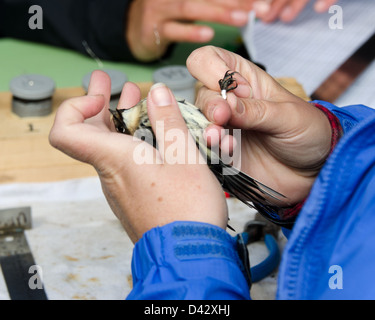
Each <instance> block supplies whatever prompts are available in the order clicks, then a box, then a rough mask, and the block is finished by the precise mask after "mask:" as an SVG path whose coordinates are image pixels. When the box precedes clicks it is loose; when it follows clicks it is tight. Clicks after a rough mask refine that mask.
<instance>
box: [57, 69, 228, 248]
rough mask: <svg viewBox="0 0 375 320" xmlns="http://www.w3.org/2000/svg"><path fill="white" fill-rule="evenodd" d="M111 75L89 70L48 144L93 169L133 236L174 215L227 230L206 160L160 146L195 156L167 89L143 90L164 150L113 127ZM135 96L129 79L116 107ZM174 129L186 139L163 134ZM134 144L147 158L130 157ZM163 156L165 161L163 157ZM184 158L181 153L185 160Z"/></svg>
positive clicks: (221, 196)
mask: <svg viewBox="0 0 375 320" xmlns="http://www.w3.org/2000/svg"><path fill="white" fill-rule="evenodd" d="M109 97H110V79H109V77H108V76H107V74H105V73H104V72H101V71H95V72H94V73H93V74H92V77H91V82H90V86H89V90H88V95H87V96H84V97H79V98H73V99H70V100H67V101H65V102H64V103H63V104H62V105H61V106H60V107H59V109H58V111H57V114H56V119H55V123H54V125H53V128H52V130H51V132H50V142H51V144H52V145H53V146H54V147H56V148H58V149H60V150H61V151H63V152H65V153H66V154H68V155H69V156H71V157H73V158H75V159H77V160H80V161H84V162H87V163H89V164H91V165H93V166H94V167H95V169H96V170H97V172H98V174H99V177H100V181H101V184H102V188H103V191H104V194H105V196H106V198H107V200H108V202H109V204H110V206H111V208H112V210H113V212H114V213H115V214H116V216H117V217H118V219H119V220H120V221H121V223H122V225H123V226H124V228H125V230H126V231H127V233H128V235H129V237H130V238H131V240H132V241H133V242H136V241H137V240H138V239H140V238H141V237H142V235H143V233H144V232H146V231H148V230H149V229H151V228H153V227H156V226H160V225H164V224H167V223H170V222H172V221H176V220H183V221H189V220H190V221H201V222H207V223H211V224H214V225H217V226H220V227H222V228H224V229H225V228H226V225H227V221H228V214H227V206H226V201H225V197H224V193H223V191H222V188H221V186H220V184H219V182H218V181H217V179H216V178H215V176H214V175H213V174H212V172H211V171H210V170H209V168H208V167H207V165H205V164H188V163H186V162H185V163H183V164H171V161H165V160H168V159H166V158H165V157H167V156H166V155H165V154H164V152H163V151H164V150H167V149H168V147H169V146H171V145H172V144H173V148H174V149H175V148H176V146H177V147H178V150H180V151H181V150H182V151H183V152H185V153H184V154H185V155H186V156H187V155H189V156H191V155H192V154H193V155H197V156H198V155H199V151H198V149H197V148H196V147H195V143H194V142H192V143H186V141H187V139H192V138H191V136H190V134H188V129H187V127H186V125H185V122H184V120H183V118H182V116H181V113H180V111H179V109H178V106H177V103H176V100H175V99H174V96H173V95H172V93H171V91H170V90H169V89H168V88H166V87H165V86H160V85H159V86H154V87H153V89H152V90H151V91H150V93H149V96H148V112H149V117H150V120H151V123H152V126H153V128H154V129H155V127H156V123H157V122H160V121H161V122H162V123H163V128H164V131H163V132H160V131H156V132H157V135H156V136H157V140H158V144H159V147H160V148H159V149H160V150H161V152H157V151H156V149H154V148H153V147H152V146H151V145H149V144H147V143H146V142H143V141H140V140H136V139H133V137H131V136H128V135H124V134H120V133H117V132H114V131H113V130H114V128H113V125H112V123H111V122H110V114H109V111H108V106H109ZM139 99H140V91H139V89H138V88H137V87H136V86H135V85H134V84H132V83H127V84H126V85H125V87H124V90H123V93H122V96H121V98H120V106H121V107H122V108H127V107H130V106H133V105H134V104H136V103H137V102H138V101H139ZM169 130H179V132H180V133H183V136H184V137H185V140H184V141H181V140H177V141H178V142H176V141H170V140H167V139H165V140H164V139H163V137H166V136H167V132H169ZM139 150H143V151H144V154H148V155H150V158H148V159H147V161H148V162H149V163H144V164H139V163H137V162H136V161H135V160H136V159H135V157H136V154H138V152H139ZM162 160H164V161H162ZM185 160H186V158H185Z"/></svg>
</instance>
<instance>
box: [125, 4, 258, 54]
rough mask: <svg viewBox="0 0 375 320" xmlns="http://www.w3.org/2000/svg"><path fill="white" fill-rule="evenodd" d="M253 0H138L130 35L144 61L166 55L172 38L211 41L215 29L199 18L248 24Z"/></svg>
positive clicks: (133, 48)
mask: <svg viewBox="0 0 375 320" xmlns="http://www.w3.org/2000/svg"><path fill="white" fill-rule="evenodd" d="M250 9H251V2H249V1H248V0H236V1H222V0H209V1H201V0H135V1H132V2H131V4H130V6H129V10H128V13H127V23H126V26H125V32H126V39H127V42H128V45H129V47H130V50H131V52H132V53H133V55H134V56H135V57H136V58H137V59H138V60H140V61H151V60H154V59H156V58H159V57H160V56H162V55H163V54H164V53H165V51H166V49H167V47H168V46H169V44H171V43H172V42H196V43H204V42H207V41H210V40H211V39H212V38H213V36H214V30H213V29H212V28H210V27H209V26H204V25H198V24H194V22H195V21H207V22H216V23H222V24H226V25H231V26H237V27H240V26H244V25H245V24H246V23H247V20H248V11H249V10H250Z"/></svg>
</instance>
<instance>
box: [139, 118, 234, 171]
mask: <svg viewBox="0 0 375 320" xmlns="http://www.w3.org/2000/svg"><path fill="white" fill-rule="evenodd" d="M202 130H203V129H197V130H192V129H190V130H189V132H190V134H191V136H192V137H193V139H186V134H185V132H184V131H183V130H181V129H178V128H173V129H169V130H167V131H165V130H164V122H163V121H157V122H156V129H155V132H156V136H157V137H158V139H159V141H165V142H168V146H167V147H165V148H164V150H162V151H160V152H162V153H163V154H162V159H160V158H158V157H155V156H154V149H152V148H150V146H149V145H154V135H153V133H152V131H151V130H150V129H138V130H137V131H136V132H135V133H134V139H136V140H138V139H139V140H142V141H144V142H146V143H141V144H139V145H138V146H136V148H135V149H134V152H133V160H134V162H135V163H136V164H139V165H144V164H155V163H161V162H162V163H167V164H206V163H210V164H214V165H215V164H219V163H220V162H221V163H224V164H225V165H230V166H231V167H234V168H236V169H238V170H240V166H241V148H236V147H234V148H233V150H232V152H226V151H225V150H224V151H223V150H221V149H220V146H219V145H218V144H217V145H213V146H210V147H208V146H207V142H206V140H205V138H204V137H203V135H202ZM229 134H230V135H231V136H232V137H233V140H234V141H235V143H236V145H239V146H240V145H241V130H240V129H233V130H231V131H230V132H229V130H227V129H222V131H221V132H220V133H219V132H217V135H218V136H217V137H215V138H216V140H218V139H219V135H220V136H221V137H222V136H224V135H229ZM210 136H211V138H212V137H213V134H212V133H211V134H210ZM197 144H198V145H199V149H200V150H201V152H199V151H198V148H197ZM202 151H203V152H202ZM219 157H220V158H219ZM233 174H236V172H235V170H233V169H232V168H225V167H224V168H223V175H233Z"/></svg>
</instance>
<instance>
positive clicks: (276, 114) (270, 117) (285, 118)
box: [228, 95, 308, 134]
mask: <svg viewBox="0 0 375 320" xmlns="http://www.w3.org/2000/svg"><path fill="white" fill-rule="evenodd" d="M228 103H229V105H230V106H231V109H232V117H231V119H230V121H229V125H230V126H233V127H235V128H239V129H246V130H254V131H259V132H264V133H269V134H280V133H283V132H285V130H288V128H290V127H293V126H294V125H297V124H298V121H300V120H301V117H303V115H304V114H305V113H306V112H307V109H308V106H306V105H305V104H307V103H306V102H305V101H303V100H302V99H301V100H299V99H294V98H293V99H289V100H287V99H285V100H284V101H283V102H278V101H271V100H262V99H241V98H238V97H236V96H235V95H230V96H228ZM306 108H307V109H306Z"/></svg>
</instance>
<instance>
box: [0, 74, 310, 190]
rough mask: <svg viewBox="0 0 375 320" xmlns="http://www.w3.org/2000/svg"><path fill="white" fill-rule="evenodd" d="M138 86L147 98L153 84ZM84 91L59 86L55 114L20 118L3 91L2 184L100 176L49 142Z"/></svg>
mask: <svg viewBox="0 0 375 320" xmlns="http://www.w3.org/2000/svg"><path fill="white" fill-rule="evenodd" d="M278 81H279V82H280V83H281V84H282V85H283V86H284V87H286V88H287V89H288V90H289V91H291V92H293V93H294V94H296V95H298V96H300V97H301V98H303V99H305V100H308V97H307V96H306V94H305V92H304V90H303V88H302V87H301V86H300V85H299V84H298V83H297V82H296V80H295V79H293V78H281V79H278ZM138 85H139V87H140V88H141V92H142V96H143V97H145V96H146V95H147V92H148V90H149V88H150V87H151V85H152V83H149V82H144V83H138ZM198 86H199V85H198ZM84 94H85V92H84V90H83V89H82V88H59V89H57V90H56V92H55V94H54V96H53V112H52V114H50V115H48V116H45V117H29V118H20V117H18V116H17V115H15V114H14V113H13V112H12V110H11V109H12V107H11V104H12V95H11V93H10V92H0V119H1V120H0V183H15V182H47V181H48V182H50V181H57V180H65V179H75V178H83V177H89V176H94V175H96V172H95V170H94V169H93V168H92V167H91V166H90V165H87V164H85V163H81V162H79V161H76V160H74V159H72V158H70V157H68V156H66V155H65V154H63V153H61V152H60V151H58V150H56V149H54V148H53V147H51V146H50V144H49V142H48V135H49V131H50V129H51V127H52V124H53V121H54V117H55V113H56V109H57V108H58V106H59V105H60V104H61V103H62V102H63V101H64V100H66V99H68V98H71V97H77V96H81V95H84Z"/></svg>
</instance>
